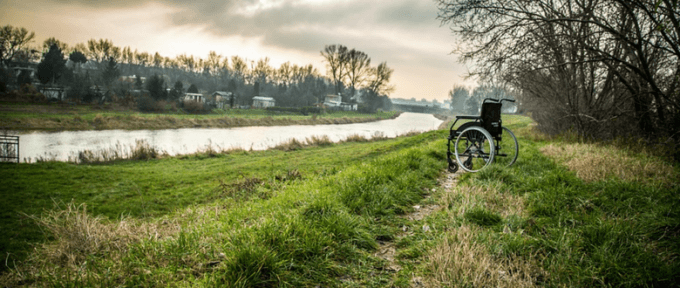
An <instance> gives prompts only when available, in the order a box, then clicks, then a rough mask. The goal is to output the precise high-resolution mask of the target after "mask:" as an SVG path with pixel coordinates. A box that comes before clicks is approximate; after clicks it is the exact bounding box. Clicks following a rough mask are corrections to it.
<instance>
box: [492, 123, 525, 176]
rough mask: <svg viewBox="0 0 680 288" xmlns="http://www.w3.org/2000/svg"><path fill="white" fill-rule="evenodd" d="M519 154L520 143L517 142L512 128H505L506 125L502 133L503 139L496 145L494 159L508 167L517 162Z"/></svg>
mask: <svg viewBox="0 0 680 288" xmlns="http://www.w3.org/2000/svg"><path fill="white" fill-rule="evenodd" d="M518 155H519V144H518V143H517V138H516V137H515V134H514V133H512V131H510V129H508V128H505V126H504V127H503V133H502V134H501V141H499V142H498V145H496V157H494V161H495V162H496V163H497V164H498V165H502V166H506V167H507V166H510V165H512V164H515V161H517V156H518Z"/></svg>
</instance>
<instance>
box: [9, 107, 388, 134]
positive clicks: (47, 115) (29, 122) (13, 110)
mask: <svg viewBox="0 0 680 288" xmlns="http://www.w3.org/2000/svg"><path fill="white" fill-rule="evenodd" d="M396 116H398V112H394V111H390V112H377V113H374V114H362V113H357V112H348V111H341V112H333V113H327V114H319V115H308V116H304V115H301V114H286V113H276V112H268V111H266V110H262V109H227V110H220V109H216V110H213V111H212V113H210V114H186V113H141V112H136V111H132V110H129V109H126V108H122V107H120V106H117V105H115V104H107V105H68V104H58V103H51V104H33V103H22V102H2V104H1V105H0V129H5V130H42V131H64V130H105V129H130V130H136V129H175V128H194V127H206V128H207V127H212V128H229V127H245V126H281V125H317V124H349V123H359V122H370V121H376V120H382V119H390V118H395V117H396Z"/></svg>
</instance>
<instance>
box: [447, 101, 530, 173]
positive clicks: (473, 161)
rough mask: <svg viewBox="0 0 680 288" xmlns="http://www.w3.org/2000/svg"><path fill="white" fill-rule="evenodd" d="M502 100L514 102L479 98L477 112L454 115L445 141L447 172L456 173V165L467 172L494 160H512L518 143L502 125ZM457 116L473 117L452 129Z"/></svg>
mask: <svg viewBox="0 0 680 288" xmlns="http://www.w3.org/2000/svg"><path fill="white" fill-rule="evenodd" d="M503 101H507V102H515V100H512V99H501V100H498V99H493V98H486V99H484V102H482V113H481V115H480V116H456V121H455V122H453V124H451V128H449V136H448V137H447V139H448V142H447V143H446V147H447V151H446V158H447V161H448V164H449V167H448V170H449V172H451V173H455V172H456V171H458V167H459V166H460V168H462V169H463V170H465V171H467V172H477V171H479V170H481V169H483V168H484V167H486V166H488V165H491V163H493V162H494V161H496V162H497V163H498V164H501V165H504V166H510V165H512V164H514V163H515V161H516V160H517V156H518V153H519V144H518V143H517V138H516V137H515V134H513V133H512V131H510V129H508V128H506V127H504V126H503V125H502V124H503V122H502V120H501V108H502V106H503ZM458 120H472V121H469V122H466V123H463V124H462V125H460V127H458V129H453V127H454V126H455V125H456V123H457V122H458ZM452 156H454V157H455V161H454V159H452Z"/></svg>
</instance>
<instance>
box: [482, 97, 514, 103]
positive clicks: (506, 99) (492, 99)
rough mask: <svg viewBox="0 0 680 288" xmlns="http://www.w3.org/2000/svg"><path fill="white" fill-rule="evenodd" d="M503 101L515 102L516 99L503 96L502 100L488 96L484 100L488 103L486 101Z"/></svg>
mask: <svg viewBox="0 0 680 288" xmlns="http://www.w3.org/2000/svg"><path fill="white" fill-rule="evenodd" d="M503 101H508V102H513V103H514V102H515V100H514V99H509V98H503V99H501V100H498V99H495V98H486V99H484V102H483V103H486V102H496V103H499V102H503Z"/></svg>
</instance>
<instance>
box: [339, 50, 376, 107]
mask: <svg viewBox="0 0 680 288" xmlns="http://www.w3.org/2000/svg"><path fill="white" fill-rule="evenodd" d="M370 66H371V58H369V57H368V55H366V53H364V52H361V51H358V50H355V49H352V50H350V51H349V52H347V54H346V56H345V71H346V73H345V78H346V79H347V85H345V86H347V87H349V88H350V89H351V93H350V94H351V97H354V94H355V93H356V90H357V87H358V86H361V85H362V84H363V83H364V82H365V81H366V80H367V76H368V75H369V73H370V69H369V68H370Z"/></svg>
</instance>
